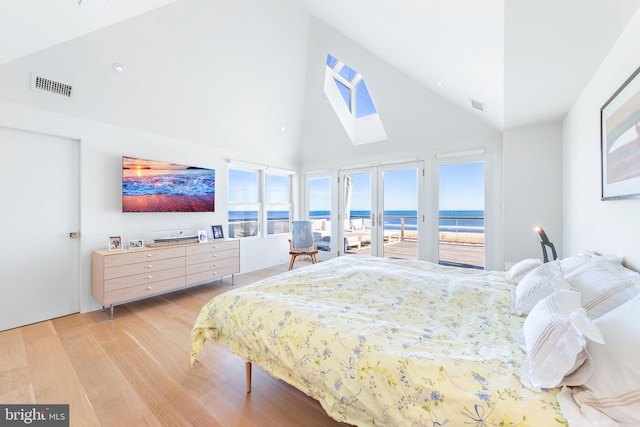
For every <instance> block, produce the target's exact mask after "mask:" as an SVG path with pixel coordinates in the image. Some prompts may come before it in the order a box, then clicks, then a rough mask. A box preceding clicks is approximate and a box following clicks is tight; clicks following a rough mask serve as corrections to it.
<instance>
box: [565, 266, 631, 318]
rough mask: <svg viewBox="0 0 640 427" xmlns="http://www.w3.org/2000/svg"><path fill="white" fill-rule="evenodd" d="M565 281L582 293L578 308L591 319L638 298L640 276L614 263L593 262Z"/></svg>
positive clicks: (567, 277) (573, 273) (569, 275)
mask: <svg viewBox="0 0 640 427" xmlns="http://www.w3.org/2000/svg"><path fill="white" fill-rule="evenodd" d="M565 278H566V280H567V282H569V284H570V285H571V286H572V287H573V288H574V289H576V290H577V291H578V292H580V293H581V294H582V306H583V307H584V308H585V309H586V310H587V313H588V315H589V317H590V318H592V319H595V318H597V317H599V316H602V315H603V314H605V313H607V312H608V311H610V310H612V309H614V308H616V307H618V306H619V305H621V304H623V303H625V302H626V301H629V300H630V299H631V298H634V297H635V296H637V295H640V274H638V273H636V272H635V271H633V270H629V269H628V268H625V267H623V266H622V264H620V263H619V262H617V261H610V260H604V259H602V260H598V261H593V262H590V263H589V264H587V265H584V266H582V267H580V268H579V269H577V270H576V271H574V272H572V273H570V274H568V275H566V276H565Z"/></svg>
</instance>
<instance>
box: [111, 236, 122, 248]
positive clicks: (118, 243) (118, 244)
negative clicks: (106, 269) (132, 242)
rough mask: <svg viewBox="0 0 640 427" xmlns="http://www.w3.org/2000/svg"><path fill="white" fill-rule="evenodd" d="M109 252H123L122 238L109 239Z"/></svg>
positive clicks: (112, 237)
mask: <svg viewBox="0 0 640 427" xmlns="http://www.w3.org/2000/svg"><path fill="white" fill-rule="evenodd" d="M109 250H110V251H121V250H122V236H111V237H109Z"/></svg>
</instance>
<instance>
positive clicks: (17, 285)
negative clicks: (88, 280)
mask: <svg viewBox="0 0 640 427" xmlns="http://www.w3.org/2000/svg"><path fill="white" fill-rule="evenodd" d="M78 169H79V142H78V141H73V140H69V139H64V138H59V137H54V136H47V135H42V134H36V133H29V132H23V131H17V130H12V129H6V128H0V200H2V205H1V206H2V207H1V208H0V212H1V213H0V218H1V219H2V222H1V227H2V243H1V244H0V259H1V261H0V330H6V329H11V328H15V327H18V326H22V325H27V324H30V323H35V322H39V321H42V320H47V319H52V318H54V317H59V316H64V315H67V314H71V313H76V312H78V311H79V309H80V292H79V291H80V286H79V284H80V277H79V276H80V273H79V271H80V270H79V251H80V241H79V239H78V238H77V237H76V238H74V237H72V233H78V232H79V171H78Z"/></svg>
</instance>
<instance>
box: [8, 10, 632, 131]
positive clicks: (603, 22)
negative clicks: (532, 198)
mask: <svg viewBox="0 0 640 427" xmlns="http://www.w3.org/2000/svg"><path fill="white" fill-rule="evenodd" d="M78 1H79V0H56V1H52V0H29V1H26V0H0V40H1V43H2V44H1V45H0V65H2V64H5V63H8V62H11V61H13V60H15V59H18V58H21V57H24V56H26V55H29V54H31V53H34V52H37V51H41V50H43V49H45V48H48V47H51V46H54V45H58V44H60V43H63V42H65V41H67V40H71V39H74V38H78V37H80V36H82V35H84V34H88V33H91V32H93V31H96V30H99V29H101V28H104V27H107V26H110V25H113V24H115V23H117V22H120V21H123V20H126V19H128V18H131V17H134V16H136V15H140V14H143V13H146V12H149V11H151V10H153V9H156V8H159V7H162V6H165V5H168V4H170V3H175V2H184V3H185V5H193V4H194V3H193V2H188V1H186V2H185V0H135V1H131V0H110V1H108V4H107V5H106V6H102V7H100V6H96V7H89V6H87V7H80V6H79V5H78ZM97 1H98V2H100V0H97ZM104 1H105V0H102V2H104ZM291 1H296V0H291ZM297 1H299V2H300V3H301V4H303V5H304V6H305V7H306V8H307V9H308V10H309V12H310V13H311V14H313V15H315V16H316V17H317V18H319V19H320V20H322V21H324V22H325V23H327V24H328V25H330V26H332V27H333V28H335V29H336V30H338V31H339V32H341V33H343V34H345V35H346V36H348V37H349V38H351V39H352V40H353V41H355V42H356V43H358V44H360V45H362V46H363V47H364V48H366V49H368V50H369V51H371V52H372V53H374V54H375V55H377V56H379V57H380V58H382V59H383V60H385V61H387V62H388V63H390V64H392V65H393V66H395V67H396V68H397V69H399V70H401V71H402V72H404V73H405V74H407V75H408V76H410V77H412V78H413V79H415V80H416V81H418V82H421V83H422V84H423V85H424V86H426V87H427V88H430V89H431V90H433V91H435V92H438V93H440V94H441V95H442V96H443V97H445V98H448V99H449V100H450V101H452V102H453V103H454V104H457V105H460V106H463V107H465V108H471V106H470V99H474V100H477V101H480V102H483V103H484V104H485V105H486V113H480V112H478V114H481V115H482V117H484V118H485V119H486V120H487V121H488V122H489V123H491V124H492V125H493V126H494V127H496V128H497V129H504V128H509V127H513V126H519V125H525V124H528V123H533V122H539V121H549V120H557V119H561V118H562V117H563V116H564V114H566V112H567V111H568V109H569V108H570V106H571V104H572V103H573V101H574V100H575V99H576V97H577V96H578V95H579V93H580V92H581V90H582V89H583V88H584V86H585V85H586V84H587V83H588V81H589V79H590V78H591V76H592V75H593V74H594V72H595V71H596V70H597V68H598V66H599V65H600V63H601V62H602V60H603V59H604V57H605V55H606V54H607V52H608V51H609V50H610V48H611V46H612V45H613V43H614V42H615V41H616V40H617V38H618V36H619V35H620V33H621V32H622V31H623V30H624V27H625V26H626V24H627V22H628V21H629V19H630V18H631V16H632V15H633V14H634V13H635V12H636V11H637V9H638V6H639V5H640V0H616V1H615V2H611V1H610V0H580V1H579V2H577V1H574V0H537V1H535V2H527V1H506V2H505V1H504V0H482V1H478V0H455V1H447V0H399V1H393V2H391V1H388V0H297ZM576 6H578V7H576ZM438 82H440V83H441V85H440V84H439V83H438Z"/></svg>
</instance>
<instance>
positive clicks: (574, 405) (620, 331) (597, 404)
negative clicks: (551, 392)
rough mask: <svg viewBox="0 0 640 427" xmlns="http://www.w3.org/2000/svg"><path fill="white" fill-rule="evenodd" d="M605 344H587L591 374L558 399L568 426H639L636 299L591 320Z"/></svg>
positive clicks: (639, 303)
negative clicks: (579, 384)
mask: <svg viewBox="0 0 640 427" xmlns="http://www.w3.org/2000/svg"><path fill="white" fill-rule="evenodd" d="M594 323H595V324H596V325H597V327H598V329H599V330H600V332H601V333H602V336H603V337H604V340H605V344H604V345H602V344H596V343H593V342H589V343H588V344H587V350H588V351H589V353H590V355H591V363H592V364H593V374H592V375H591V377H590V378H589V379H588V380H587V381H586V382H585V383H584V384H583V385H581V386H580V387H566V388H565V389H563V390H562V392H561V393H560V394H559V395H558V402H559V403H560V407H561V408H562V412H563V414H565V416H566V417H567V420H568V421H569V424H571V425H574V424H575V425H625V426H639V425H640V364H639V363H638V360H639V358H640V327H639V326H638V325H640V298H634V299H632V300H630V301H627V302H625V303H624V304H622V305H620V306H618V307H616V308H615V309H613V310H611V311H610V312H608V313H606V314H604V315H602V316H601V317H599V318H598V319H596V320H594Z"/></svg>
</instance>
